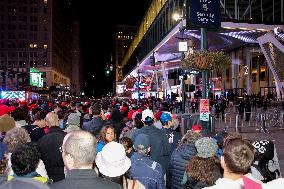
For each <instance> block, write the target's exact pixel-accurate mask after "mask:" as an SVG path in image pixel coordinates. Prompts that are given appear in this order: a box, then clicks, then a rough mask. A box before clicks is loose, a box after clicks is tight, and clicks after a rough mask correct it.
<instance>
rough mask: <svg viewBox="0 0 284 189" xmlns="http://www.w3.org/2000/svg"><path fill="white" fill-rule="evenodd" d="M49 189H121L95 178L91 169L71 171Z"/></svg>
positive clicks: (111, 183) (94, 173) (107, 181)
mask: <svg viewBox="0 0 284 189" xmlns="http://www.w3.org/2000/svg"><path fill="white" fill-rule="evenodd" d="M50 188H51V189H65V188H66V189H73V188H74V189H90V188H92V189H121V187H120V185H119V184H117V183H114V182H111V181H109V180H105V179H103V178H100V177H98V176H97V174H96V172H95V171H94V170H92V169H73V170H70V171H68V173H67V176H66V178H65V179H64V180H61V181H59V182H56V183H53V184H52V185H51V186H50Z"/></svg>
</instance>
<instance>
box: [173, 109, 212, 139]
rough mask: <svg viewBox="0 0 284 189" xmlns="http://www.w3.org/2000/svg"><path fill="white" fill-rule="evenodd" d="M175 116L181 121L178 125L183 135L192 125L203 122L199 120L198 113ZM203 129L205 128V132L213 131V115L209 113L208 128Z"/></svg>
mask: <svg viewBox="0 0 284 189" xmlns="http://www.w3.org/2000/svg"><path fill="white" fill-rule="evenodd" d="M176 116H177V118H178V119H180V121H181V125H180V127H181V134H182V135H184V134H185V133H186V132H187V131H188V130H190V129H191V127H192V126H193V125H196V124H200V125H202V124H203V123H204V122H203V121H200V114H199V113H194V114H190V113H184V114H176ZM204 130H207V132H213V133H214V132H215V117H214V116H213V115H211V114H210V115H209V121H208V128H204ZM205 132H206V131H205Z"/></svg>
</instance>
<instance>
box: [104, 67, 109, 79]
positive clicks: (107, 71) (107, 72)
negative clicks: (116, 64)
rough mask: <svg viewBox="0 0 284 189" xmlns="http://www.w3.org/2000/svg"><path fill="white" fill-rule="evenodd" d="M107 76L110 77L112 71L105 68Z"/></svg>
mask: <svg viewBox="0 0 284 189" xmlns="http://www.w3.org/2000/svg"><path fill="white" fill-rule="evenodd" d="M105 75H106V76H107V77H108V76H109V75H110V69H109V68H108V67H107V68H105Z"/></svg>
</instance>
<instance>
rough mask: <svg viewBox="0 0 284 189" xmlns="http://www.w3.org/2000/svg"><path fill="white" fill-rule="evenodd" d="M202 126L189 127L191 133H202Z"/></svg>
mask: <svg viewBox="0 0 284 189" xmlns="http://www.w3.org/2000/svg"><path fill="white" fill-rule="evenodd" d="M202 129H203V128H202V126H201V125H193V126H192V127H191V131H193V132H196V131H202Z"/></svg>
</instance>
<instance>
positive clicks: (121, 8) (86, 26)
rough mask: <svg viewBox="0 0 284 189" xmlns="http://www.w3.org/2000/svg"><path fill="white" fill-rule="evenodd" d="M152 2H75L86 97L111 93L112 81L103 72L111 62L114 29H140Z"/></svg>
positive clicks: (146, 0)
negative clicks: (117, 27) (118, 26)
mask: <svg viewBox="0 0 284 189" xmlns="http://www.w3.org/2000/svg"><path fill="white" fill-rule="evenodd" d="M150 2H151V0H112V1H93V3H92V4H89V1H88V3H87V1H80V0H74V2H73V5H74V12H75V15H76V17H78V18H79V20H80V24H81V26H80V30H81V47H82V49H81V50H82V58H83V65H84V72H83V76H84V82H85V84H84V85H85V88H86V90H85V92H86V93H87V95H91V93H93V92H94V94H95V96H96V97H100V96H101V95H104V94H106V93H107V91H110V90H111V89H112V86H113V84H112V83H113V81H112V77H106V76H105V75H104V68H105V67H106V65H107V63H110V61H111V53H112V49H113V47H114V34H115V28H116V26H117V25H133V26H137V27H138V26H139V25H140V23H141V21H142V19H143V17H144V15H145V12H146V10H147V8H148V6H149V3H150ZM102 12H104V13H102ZM113 61H114V60H113ZM93 75H94V79H92V76H93ZM113 78H114V76H113Z"/></svg>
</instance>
